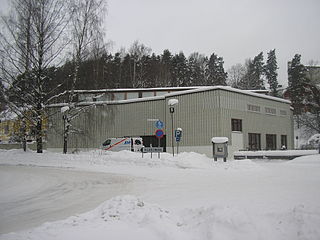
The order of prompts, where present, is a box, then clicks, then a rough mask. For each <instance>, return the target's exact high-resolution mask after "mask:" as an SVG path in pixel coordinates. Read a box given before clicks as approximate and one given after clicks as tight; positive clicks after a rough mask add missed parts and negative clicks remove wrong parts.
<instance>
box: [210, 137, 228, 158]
mask: <svg viewBox="0 0 320 240" xmlns="http://www.w3.org/2000/svg"><path fill="white" fill-rule="evenodd" d="M228 141H229V139H228V138H227V137H213V138H212V139H211V142H212V150H213V158H214V161H217V160H218V158H223V161H224V162H226V161H227V157H228Z"/></svg>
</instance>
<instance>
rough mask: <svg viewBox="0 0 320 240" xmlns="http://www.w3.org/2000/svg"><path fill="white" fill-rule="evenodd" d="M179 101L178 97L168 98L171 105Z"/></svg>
mask: <svg viewBox="0 0 320 240" xmlns="http://www.w3.org/2000/svg"><path fill="white" fill-rule="evenodd" d="M178 103H179V100H178V99H175V98H172V99H169V100H168V105H169V106H173V105H177V104H178Z"/></svg>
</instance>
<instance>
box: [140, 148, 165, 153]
mask: <svg viewBox="0 0 320 240" xmlns="http://www.w3.org/2000/svg"><path fill="white" fill-rule="evenodd" d="M142 152H144V153H152V152H155V153H160V152H163V147H144V148H143V149H142Z"/></svg>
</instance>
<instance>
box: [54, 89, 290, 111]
mask: <svg viewBox="0 0 320 240" xmlns="http://www.w3.org/2000/svg"><path fill="white" fill-rule="evenodd" d="M159 89H163V90H169V89H172V90H173V89H179V90H181V88H143V90H144V91H151V90H153V91H156V90H159ZM184 89H186V90H181V91H179V90H178V91H176V92H172V93H167V94H164V95H162V96H154V97H144V98H135V99H127V100H115V101H94V102H81V103H79V104H78V105H88V104H94V105H101V104H123V103H134V102H145V101H154V100H163V99H165V98H170V97H174V96H180V95H186V94H194V93H199V92H206V91H213V90H224V91H229V92H235V93H239V94H244V95H248V96H253V97H258V98H263V99H268V100H272V101H277V102H283V103H287V104H291V102H290V101H289V100H285V99H282V98H278V97H273V96H268V95H264V94H261V93H255V92H254V91H255V90H240V89H236V88H232V87H229V86H211V87H205V86H201V87H190V88H188V87H186V88H184ZM113 90H116V89H109V90H107V89H103V90H101V91H108V92H112V91H113ZM130 90H131V91H141V89H138V88H136V89H131V88H130ZM76 91H78V92H79V93H88V92H89V93H90V92H92V93H93V92H95V91H98V90H76ZM80 91H81V92H80ZM119 91H125V89H119ZM95 93H98V92H95ZM100 93H101V92H100ZM66 105H68V103H57V104H50V105H48V106H49V107H59V106H60V107H62V106H66Z"/></svg>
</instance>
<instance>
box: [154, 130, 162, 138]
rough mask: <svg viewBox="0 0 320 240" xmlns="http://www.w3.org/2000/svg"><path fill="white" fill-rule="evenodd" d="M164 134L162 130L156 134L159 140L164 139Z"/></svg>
mask: <svg viewBox="0 0 320 240" xmlns="http://www.w3.org/2000/svg"><path fill="white" fill-rule="evenodd" d="M163 134H164V132H163V131H162V130H161V129H158V130H157V131H156V133H155V135H156V137H157V138H162V137H163Z"/></svg>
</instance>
